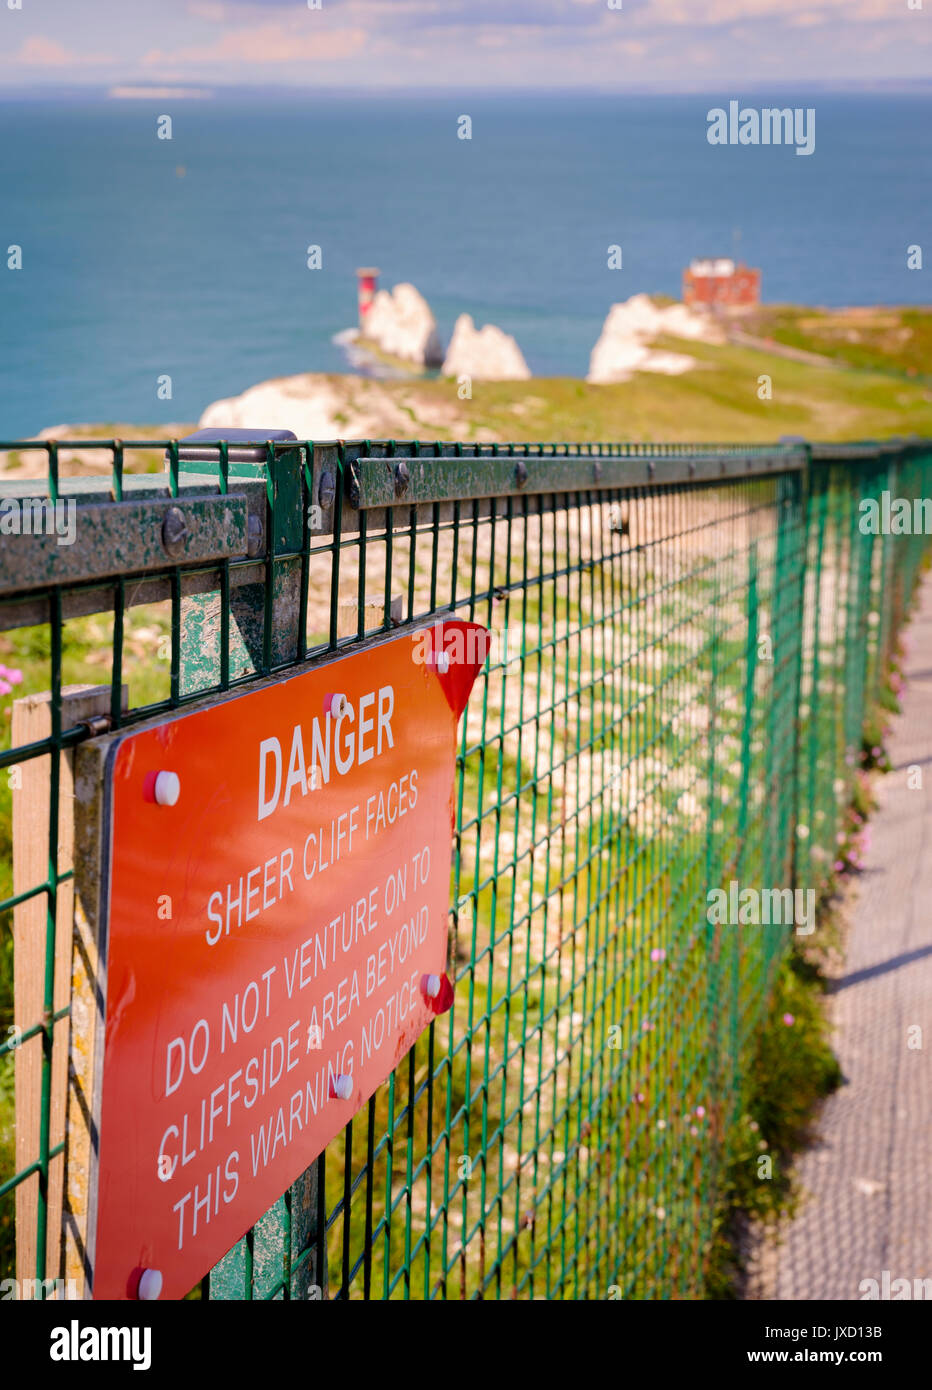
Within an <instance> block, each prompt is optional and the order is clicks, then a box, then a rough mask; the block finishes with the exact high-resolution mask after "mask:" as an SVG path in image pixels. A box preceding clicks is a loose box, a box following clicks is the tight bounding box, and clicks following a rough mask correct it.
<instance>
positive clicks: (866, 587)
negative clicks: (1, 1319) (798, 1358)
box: [0, 433, 932, 1299]
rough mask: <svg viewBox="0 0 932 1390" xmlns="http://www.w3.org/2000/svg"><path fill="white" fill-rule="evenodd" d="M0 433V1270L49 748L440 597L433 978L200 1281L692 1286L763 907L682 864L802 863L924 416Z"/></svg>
mask: <svg viewBox="0 0 932 1390" xmlns="http://www.w3.org/2000/svg"><path fill="white" fill-rule="evenodd" d="M0 451H2V452H4V453H5V454H6V464H7V472H6V473H5V475H4V478H3V482H2V484H0V499H2V500H0V556H2V561H3V567H2V571H0V656H2V659H3V667H2V669H0V682H2V685H0V689H2V688H5V689H6V691H7V695H9V696H15V697H17V699H16V702H15V708H12V717H11V707H10V706H9V705H8V707H7V709H6V711H5V714H6V716H7V718H6V719H5V721H4V723H3V726H2V727H3V735H2V737H3V743H2V751H0V769H2V770H3V775H2V777H0V833H2V836H3V840H4V846H3V848H4V854H3V856H2V857H3V861H4V868H3V873H4V878H3V881H2V882H0V899H2V900H0V913H2V933H3V937H2V947H3V949H2V955H0V966H2V974H0V1025H2V1036H3V1038H4V1039H5V1040H4V1041H3V1042H2V1043H0V1163H2V1165H3V1166H2V1168H0V1242H2V1245H0V1259H2V1265H0V1275H2V1274H7V1273H10V1274H12V1273H13V1272H14V1269H15V1272H16V1273H17V1274H18V1275H19V1277H20V1278H22V1279H34V1280H35V1281H37V1282H36V1284H35V1285H34V1287H33V1292H34V1293H35V1295H36V1296H39V1297H41V1296H43V1294H46V1295H47V1294H48V1293H49V1292H50V1291H51V1286H50V1285H48V1284H43V1282H42V1281H47V1280H52V1279H55V1278H56V1277H57V1276H59V1275H60V1273H61V1267H60V1263H59V1261H60V1258H61V1256H60V1250H61V1241H60V1230H61V1225H62V1222H63V1221H65V1222H67V1218H68V1213H67V1210H65V1211H64V1212H63V1211H62V1206H63V1196H62V1190H63V1189H62V1167H63V1163H64V1158H65V1153H64V1149H65V1135H64V1132H63V1119H62V1115H63V1102H62V1094H63V1092H64V1088H65V1086H66V1084H67V1073H66V1057H67V1047H68V1004H69V1001H68V971H67V968H66V967H65V968H62V967H61V966H60V964H59V963H58V962H60V959H62V958H64V959H65V961H66V962H67V957H68V951H69V949H70V932H71V928H70V914H71V913H72V912H73V902H72V897H73V890H72V887H71V867H70V862H69V859H68V855H69V854H70V838H69V836H70V832H69V809H70V808H69V802H68V798H69V796H70V794H71V791H70V781H69V768H70V758H71V754H72V750H73V749H74V747H75V746H76V744H77V743H78V742H79V741H81V740H82V739H85V738H88V737H92V736H93V735H94V734H95V733H100V732H103V731H105V730H109V729H113V728H117V727H121V726H126V725H128V724H130V723H132V722H136V721H139V720H141V719H143V718H148V717H151V716H152V715H153V714H155V713H158V712H159V711H161V710H170V709H175V708H178V707H179V706H182V705H186V704H188V703H189V702H191V701H194V700H203V699H205V698H207V697H209V696H210V695H211V694H214V693H217V692H220V691H226V690H228V689H230V688H232V687H235V686H239V685H248V684H249V683H250V682H254V681H255V680H256V679H257V678H259V677H261V676H265V675H268V674H270V673H272V672H275V671H282V670H287V669H289V668H291V667H294V666H296V665H298V664H299V663H303V662H307V661H313V660H314V659H315V658H317V657H319V656H321V655H323V654H328V653H333V652H334V651H336V650H339V649H342V648H344V647H352V646H354V645H355V644H357V643H359V642H362V641H365V640H366V639H367V638H369V637H372V636H373V635H376V634H378V633H379V632H383V631H386V630H388V629H390V628H393V627H396V626H399V625H412V624H413V625H423V624H426V623H432V622H442V621H443V619H444V617H445V616H451V617H452V616H458V617H467V618H470V619H474V620H476V621H478V622H481V623H483V624H485V625H486V626H487V627H488V628H489V630H490V632H491V634H492V646H491V651H490V655H489V658H488V661H487V663H486V666H485V668H484V670H483V673H482V675H481V677H480V680H479V682H477V686H476V688H475V690H474V692H473V696H472V699H471V701H470V704H469V706H468V708H467V713H466V715H465V716H464V719H463V722H462V728H461V744H460V752H459V757H458V764H457V819H456V834H455V854H454V860H453V870H452V878H451V935H450V941H451V946H450V951H451V959H450V969H451V972H452V976H453V978H455V980H456V996H455V1003H454V1007H453V1009H452V1011H451V1012H450V1013H449V1014H448V1015H445V1016H444V1017H443V1018H441V1019H439V1020H438V1021H436V1022H435V1023H434V1024H433V1025H432V1027H431V1029H430V1030H429V1031H428V1033H426V1034H425V1035H424V1036H423V1037H422V1038H421V1039H420V1040H419V1041H418V1042H417V1044H416V1045H415V1047H414V1048H413V1049H412V1050H411V1052H410V1053H409V1054H408V1055H407V1057H406V1058H405V1059H404V1060H403V1061H402V1063H401V1064H400V1065H399V1067H398V1068H397V1070H396V1071H395V1073H394V1075H393V1076H392V1077H391V1079H390V1080H389V1082H388V1083H387V1084H386V1085H385V1086H384V1087H383V1088H382V1089H381V1090H380V1091H379V1092H378V1093H377V1094H376V1095H375V1096H373V1097H372V1099H371V1100H370V1101H369V1102H368V1105H367V1106H366V1108H365V1109H364V1110H363V1111H361V1112H360V1113H359V1114H358V1115H357V1116H356V1118H355V1119H354V1120H353V1121H352V1122H351V1123H350V1124H349V1125H347V1127H346V1130H345V1131H344V1133H343V1135H342V1137H341V1139H340V1140H339V1141H338V1142H336V1143H334V1144H332V1145H331V1146H330V1147H329V1149H328V1150H327V1151H326V1153H324V1154H322V1155H321V1156H320V1157H319V1158H318V1159H317V1160H316V1161H315V1162H314V1163H313V1164H312V1165H311V1166H310V1168H309V1169H308V1170H307V1172H306V1173H305V1174H304V1176H303V1177H302V1179H301V1180H300V1181H299V1182H297V1183H295V1184H294V1185H293V1187H292V1188H291V1189H290V1190H289V1191H288V1192H286V1193H284V1194H283V1195H282V1197H281V1199H280V1201H279V1202H278V1203H277V1204H276V1205H275V1206H274V1207H273V1208H272V1209H271V1210H270V1211H269V1212H268V1213H267V1214H266V1215H265V1216H264V1217H263V1218H262V1220H261V1221H260V1222H259V1223H258V1224H257V1225H256V1226H255V1227H254V1228H253V1229H252V1230H251V1231H249V1232H248V1233H247V1234H246V1235H245V1236H244V1237H243V1239H242V1240H241V1241H240V1242H239V1244H238V1245H237V1246H236V1247H235V1248H234V1249H233V1250H231V1251H230V1252H229V1254H227V1255H226V1256H225V1258H224V1259H223V1260H221V1262H220V1263H219V1264H218V1265H217V1266H216V1267H215V1269H214V1270H213V1271H212V1272H211V1274H210V1275H209V1277H208V1278H206V1279H205V1281H204V1282H203V1284H202V1286H201V1288H200V1289H198V1290H194V1291H192V1294H193V1296H195V1297H197V1296H202V1297H204V1296H209V1297H211V1298H222V1299H248V1298H257V1299H271V1298H305V1299H306V1298H312V1297H328V1298H343V1299H345V1298H373V1299H375V1298H377V1299H386V1298H418V1299H421V1298H424V1299H429V1298H476V1297H482V1298H489V1297H491V1298H502V1297H517V1298H532V1297H534V1298H537V1297H546V1298H574V1299H575V1298H604V1297H608V1296H621V1297H627V1298H674V1297H701V1296H702V1292H703V1271H704V1263H705V1260H706V1256H707V1253H708V1249H709V1244H710V1240H711V1236H712V1232H713V1222H714V1218H715V1212H716V1205H717V1201H718V1198H719V1196H720V1191H721V1184H722V1179H723V1174H724V1170H725V1166H726V1163H727V1160H728V1155H729V1146H730V1143H731V1135H732V1134H733V1131H734V1128H735V1125H736V1122H737V1121H738V1118H739V1116H740V1114H741V1112H742V1097H743V1094H744V1087H745V1082H746V1077H747V1069H748V1065H749V1061H750V1058H751V1056H752V1052H753V1045H754V1038H755V1031H756V1029H757V1028H758V1026H759V1024H760V1022H761V1019H762V1016H763V1013H764V1010H765V1009H766V1006H767V1001H768V996H769V991H770V987H771V984H772V982H773V979H774V974H775V970H776V968H777V967H778V965H779V963H780V960H781V959H782V957H783V956H784V954H785V953H786V951H787V950H788V948H789V945H790V942H791V940H792V937H793V930H794V925H793V921H792V920H791V919H790V918H789V917H787V916H785V915H784V917H783V918H782V919H781V918H780V916H779V914H778V913H775V914H774V917H775V920H773V921H769V922H768V921H764V922H761V923H757V922H755V923H751V924H747V925H744V924H742V925H735V924H731V925H729V924H727V923H724V924H723V923H721V922H719V921H713V920H710V912H709V902H710V894H711V893H712V892H713V890H722V891H723V893H727V892H728V891H729V889H730V887H731V886H732V885H740V886H742V887H743V886H748V885H752V886H755V887H758V888H762V889H768V890H772V891H773V892H774V893H783V891H784V890H787V889H795V888H801V889H803V890H809V889H811V890H813V892H814V894H815V896H816V898H819V897H821V895H823V894H824V892H825V891H826V890H827V889H828V887H829V886H830V884H831V881H832V873H833V862H834V859H835V844H836V838H837V836H838V834H839V831H840V828H841V826H842V823H843V818H844V815H845V811H846V808H847V806H848V805H849V803H850V801H851V798H852V795H853V793H854V790H855V783H856V779H857V777H858V771H859V767H860V764H861V750H862V739H863V737H864V731H865V726H866V725H869V721H870V718H871V715H872V711H873V710H874V708H875V706H876V702H877V699H878V697H879V695H880V693H881V690H882V687H883V683H884V679H885V673H886V671H887V668H888V663H889V660H890V657H891V655H892V653H893V650H894V645H895V642H896V639H897V632H898V629H899V627H900V625H901V623H902V620H903V618H904V615H905V613H906V610H907V607H908V604H909V600H910V596H911V594H912V591H913V589H914V586H915V581H916V577H917V573H918V568H919V565H920V563H921V561H922V558H923V556H924V554H925V552H926V549H927V546H928V537H927V535H926V534H925V531H924V530H922V529H920V528H918V527H913V528H911V531H909V532H906V531H905V530H903V529H902V528H901V531H902V533H895V532H894V533H892V534H891V533H890V528H889V527H888V528H887V533H886V534H874V532H873V530H872V529H871V528H869V527H867V526H865V525H864V509H863V507H862V505H861V504H862V503H863V502H865V501H871V502H876V503H877V504H878V506H880V505H881V503H882V502H883V498H884V494H885V493H886V494H887V495H888V497H899V498H906V499H910V502H912V500H913V499H921V498H923V497H924V496H925V495H926V494H930V495H932V444H930V443H928V442H924V441H918V440H916V441H909V442H906V443H901V442H898V443H888V444H859V445H850V446H807V445H804V444H787V445H780V446H769V447H760V448H743V447H738V446H727V445H725V446H720V447H719V446H716V447H713V446H697V447H687V446H662V445H650V446H646V445H645V446H636V445H601V444H589V445H562V444H561V445H513V446H507V445H481V446H479V445H469V444H462V445H460V444H446V443H444V444H437V445H423V444H419V443H417V442H412V441H389V442H382V443H374V442H368V441H367V442H365V443H356V444H352V445H351V444H349V443H340V444H313V443H310V442H300V441H288V440H284V441H283V440H269V441H268V442H265V440H264V434H261V433H260V442H259V443H258V444H255V445H250V444H248V442H247V443H244V442H243V441H242V440H238V441H232V440H231V441H229V442H224V443H219V444H218V443H214V444H208V445H204V444H200V445H199V446H198V447H197V448H195V447H194V446H189V445H186V444H185V443H184V441H182V442H181V443H180V444H179V443H178V442H175V441H173V442H171V443H169V444H166V443H165V442H164V441H161V442H159V441H156V442H152V441H149V442H146V441H141V442H135V443H129V442H121V441H87V440H84V441H76V442H75V443H68V444H66V443H63V442H61V443H53V442H44V443H41V444H39V443H36V442H35V441H30V442H27V443H20V444H3V445H0ZM163 460H164V464H167V471H166V472H161V471H157V472H156V471H154V470H160V469H161V468H162V467H163V466H164V464H163ZM39 461H43V462H44V464H45V473H46V476H45V478H44V480H43V481H42V482H41V483H38V482H35V481H32V482H30V481H26V480H27V479H29V478H30V476H33V477H34V476H35V474H36V471H37V470H36V469H35V467H34V465H35V463H36V462H39ZM21 478H22V479H23V481H20V479H21ZM29 499H32V500H31V501H30V500H29ZM37 499H38V500H37ZM56 505H57V507H58V510H57V511H56V510H54V509H55V507H56ZM929 505H930V507H932V503H930V504H929ZM69 506H73V508H74V511H73V521H74V525H75V536H76V543H75V544H74V545H69V544H67V534H68V526H69V525H70V522H69V520H68V517H69V511H68V508H69ZM27 507H32V509H33V512H34V513H35V512H36V508H38V513H37V514H38V515H39V516H40V517H42V516H44V517H45V520H46V522H47V523H48V524H47V525H46V527H45V531H44V532H43V533H41V534H40V533H39V532H40V531H41V526H40V527H39V528H38V530H37V528H36V527H35V526H34V527H33V529H32V532H31V534H29V535H28V536H27V535H20V534H16V533H15V528H14V527H12V526H10V527H4V525H3V522H2V509H3V508H7V510H8V514H9V515H11V516H13V515H19V516H20V517H22V515H23V514H24V510H23V509H24V508H27ZM43 508H44V511H43ZM17 509H18V511H17ZM49 516H51V517H52V521H51V522H48V518H49ZM56 526H58V530H57V532H56V530H55V527H56ZM21 529H23V530H25V529H26V528H25V527H21ZM2 670H6V672H7V676H6V677H4V676H3V675H2ZM20 674H21V675H22V681H21V684H18V685H17V687H16V688H14V686H13V683H14V682H17V681H18V677H19V675H20ZM43 692H48V696H47V697H44V696H43ZM30 769H32V770H34V771H37V772H38V773H39V784H40V785H41V786H42V787H44V788H45V790H44V799H43V798H41V797H40V798H39V799H38V802H37V799H36V797H35V796H33V797H32V798H31V799H30V801H31V810H30V811H29V814H28V817H27V814H26V811H25V810H19V811H18V809H17V808H18V806H19V805H20V803H18V802H17V797H18V795H19V793H20V790H21V788H22V785H23V782H22V778H23V777H24V776H27V775H28V772H29V770H30ZM37 805H38V808H39V809H38V811H37V810H36V806H37ZM18 816H19V820H18V821H17V817H18ZM14 826H15V829H16V835H17V845H18V846H19V845H24V844H28V850H27V851H25V852H22V851H19V850H18V851H17V853H14V851H13V848H12V827H14ZM797 929H798V922H797ZM14 936H15V938H16V950H17V952H19V953H20V954H19V957H18V958H17V961H16V962H15V966H16V975H17V986H18V998H17V1003H16V1007H15V1011H14V1000H13V975H14V960H13V939H14ZM21 982H22V983H23V987H22V988H20V985H21ZM30 1069H31V1070H30ZM29 1077H31V1082H30V1085H31V1094H34V1095H38V1096H39V1097H40V1100H39V1104H38V1107H36V1106H33V1107H32V1109H31V1110H30V1111H29V1113H28V1114H27V1113H25V1111H24V1109H23V1106H20V1111H19V1114H18V1116H17V1124H16V1127H15V1129H14V1120H13V1115H14V1111H13V1105H14V1093H16V1094H17V1095H18V1096H19V1097H20V1099H22V1097H23V1096H25V1093H26V1086H27V1079H28V1078H29ZM21 1088H22V1089H21ZM64 1205H65V1206H67V1201H66V1199H65V1201H64ZM14 1219H15V1225H16V1251H15V1254H14V1239H13V1235H14Z"/></svg>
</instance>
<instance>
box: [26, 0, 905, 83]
mask: <svg viewBox="0 0 932 1390" xmlns="http://www.w3.org/2000/svg"><path fill="white" fill-rule="evenodd" d="M920 7H921V8H920ZM930 78H932V0H0V90H2V88H4V87H6V88H14V87H15V88H22V87H27V86H28V87H42V86H57V87H73V86H92V87H100V86H104V87H107V88H110V87H114V86H120V87H127V86H130V87H132V86H139V85H145V86H165V85H172V86H180V87H184V88H188V89H191V88H194V89H203V88H205V87H208V88H216V87H227V86H241V85H255V86H268V85H270V84H271V85H281V86H286V87H298V88H305V89H308V90H316V89H318V88H321V87H363V88H366V89H375V88H379V89H390V88H399V89H402V90H412V89H413V88H414V87H415V86H416V87H420V88H424V87H431V88H436V87H442V86H445V87H450V88H475V87H490V88H506V89H508V90H514V89H515V88H529V89H533V88H546V89H552V88H560V87H566V88H575V89H578V88H581V87H591V88H597V89H600V90H611V91H619V92H623V91H625V90H632V91H634V90H638V91H642V90H645V89H651V88H653V89H656V90H658V91H670V90H680V91H710V90H712V89H714V88H716V87H720V86H722V85H723V84H725V85H729V86H730V88H731V90H733V91H737V90H738V88H739V85H740V90H742V91H743V90H748V88H749V87H751V86H754V87H764V88H766V87H767V86H768V85H783V86H793V85H800V84H805V83H807V82H813V81H819V82H830V83H833V84H837V85H848V86H852V87H856V86H866V85H873V84H875V83H883V84H885V85H890V84H894V85H895V84H897V83H904V84H905V83H909V82H910V81H916V80H917V79H918V80H925V81H929V80H930Z"/></svg>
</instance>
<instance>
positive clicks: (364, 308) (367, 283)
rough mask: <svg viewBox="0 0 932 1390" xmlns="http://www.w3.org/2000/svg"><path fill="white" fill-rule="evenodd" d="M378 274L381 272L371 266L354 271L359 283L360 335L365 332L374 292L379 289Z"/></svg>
mask: <svg viewBox="0 0 932 1390" xmlns="http://www.w3.org/2000/svg"><path fill="white" fill-rule="evenodd" d="M380 274H381V271H380V270H378V269H376V268H375V267H373V266H368V267H364V268H363V269H362V270H357V271H356V278H357V280H358V281H359V330H360V332H361V333H365V331H366V318H367V316H368V313H369V310H370V309H371V308H372V301H373V299H374V298H375V292H376V290H377V289H378V287H379V276H380Z"/></svg>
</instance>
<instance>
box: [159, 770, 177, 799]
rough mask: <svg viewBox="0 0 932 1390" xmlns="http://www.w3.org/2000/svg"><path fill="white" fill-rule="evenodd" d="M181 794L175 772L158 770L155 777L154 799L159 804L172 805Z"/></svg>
mask: <svg viewBox="0 0 932 1390" xmlns="http://www.w3.org/2000/svg"><path fill="white" fill-rule="evenodd" d="M180 795H181V779H180V777H179V776H178V774H177V772H160V773H158V775H157V776H156V779H155V799H156V801H157V802H158V804H159V805H160V806H174V805H175V803H176V802H177V800H178V798H179V796H180Z"/></svg>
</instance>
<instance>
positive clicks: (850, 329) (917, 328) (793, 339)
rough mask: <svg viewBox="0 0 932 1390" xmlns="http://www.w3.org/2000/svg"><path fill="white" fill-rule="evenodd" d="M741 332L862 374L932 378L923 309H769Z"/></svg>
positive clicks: (931, 338) (745, 321) (931, 336)
mask: <svg viewBox="0 0 932 1390" xmlns="http://www.w3.org/2000/svg"><path fill="white" fill-rule="evenodd" d="M738 326H739V327H742V328H746V329H747V331H748V332H751V333H754V334H755V335H757V336H759V337H770V338H773V339H774V340H775V341H776V342H778V343H784V344H786V346H787V347H793V348H801V349H802V350H803V351H804V352H815V353H819V354H822V355H824V356H826V357H831V358H833V359H834V360H835V361H837V362H838V363H840V364H843V365H845V366H848V367H853V368H856V369H857V370H859V371H867V372H875V371H880V372H893V373H896V374H900V375H906V376H926V377H928V376H929V374H930V372H932V309H929V308H926V307H922V306H919V307H916V308H895V307H894V308H886V307H881V306H878V307H871V308H867V309H854V310H851V309H839V310H828V309H810V308H803V307H801V306H799V305H793V304H768V305H763V306H762V307H761V308H760V309H759V310H756V311H755V312H754V313H753V314H752V315H749V316H748V317H747V318H742V319H741V320H739V321H738Z"/></svg>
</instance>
